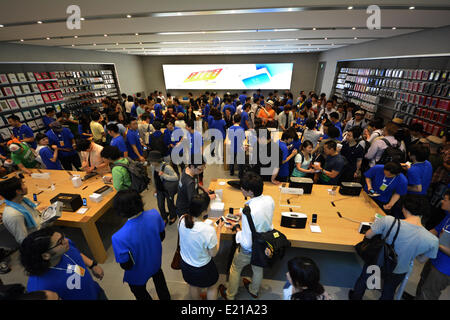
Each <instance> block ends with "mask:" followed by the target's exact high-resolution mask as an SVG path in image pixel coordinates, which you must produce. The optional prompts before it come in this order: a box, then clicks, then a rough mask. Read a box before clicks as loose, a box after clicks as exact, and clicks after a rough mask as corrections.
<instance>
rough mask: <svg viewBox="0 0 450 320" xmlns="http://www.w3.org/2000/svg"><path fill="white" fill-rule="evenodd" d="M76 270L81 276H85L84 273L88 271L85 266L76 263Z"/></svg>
mask: <svg viewBox="0 0 450 320" xmlns="http://www.w3.org/2000/svg"><path fill="white" fill-rule="evenodd" d="M74 272H75V273H76V274H78V275H79V276H80V277H84V273H85V272H86V269H84V268H83V267H80V266H79V265H76V266H75V270H74Z"/></svg>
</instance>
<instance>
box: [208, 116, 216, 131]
mask: <svg viewBox="0 0 450 320" xmlns="http://www.w3.org/2000/svg"><path fill="white" fill-rule="evenodd" d="M207 121H208V128H211V124H212V122H213V121H214V117H213V116H212V115H209V116H208V119H207Z"/></svg>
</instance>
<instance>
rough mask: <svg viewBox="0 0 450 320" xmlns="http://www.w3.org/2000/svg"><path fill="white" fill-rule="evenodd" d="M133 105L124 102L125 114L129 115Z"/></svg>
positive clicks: (132, 103)
mask: <svg viewBox="0 0 450 320" xmlns="http://www.w3.org/2000/svg"><path fill="white" fill-rule="evenodd" d="M133 105H134V102H129V101H126V102H125V112H126V113H131V108H132V107H133Z"/></svg>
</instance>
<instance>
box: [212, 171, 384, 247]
mask: <svg viewBox="0 0 450 320" xmlns="http://www.w3.org/2000/svg"><path fill="white" fill-rule="evenodd" d="M226 181H229V180H227V179H218V180H214V181H211V184H210V186H209V188H210V189H212V190H217V189H222V190H223V202H224V203H225V209H224V212H225V214H226V213H228V209H229V208H230V207H232V208H242V207H243V206H244V204H245V202H246V200H245V199H244V196H243V195H242V192H241V191H239V190H237V189H234V188H232V187H231V186H229V185H228V184H225V185H220V183H221V182H226ZM330 188H331V186H324V185H314V186H313V189H312V193H311V194H308V195H301V196H298V197H297V196H294V195H288V198H291V197H292V198H291V199H290V202H291V206H290V207H291V208H292V211H293V212H300V213H304V214H306V215H307V216H308V220H307V222H306V227H305V229H292V228H284V227H281V226H280V223H281V212H289V208H290V207H289V206H288V204H287V202H286V201H285V200H284V199H283V200H284V201H282V202H281V204H282V205H286V206H281V205H280V190H279V186H276V185H274V184H272V183H269V182H265V183H264V192H263V194H264V195H270V196H272V198H273V200H274V202H275V212H274V216H273V226H274V228H275V229H277V230H279V231H281V232H283V233H284V234H285V235H286V237H287V238H288V240H290V241H291V243H292V246H293V247H301V248H308V249H320V250H331V251H344V252H354V247H353V246H354V245H355V244H357V243H358V242H360V241H361V240H362V239H363V237H364V235H362V234H360V233H359V232H358V229H359V223H355V222H352V221H348V220H346V219H343V218H339V216H338V214H337V211H339V212H340V213H341V215H342V216H343V217H345V218H350V219H353V220H356V221H361V222H373V221H374V220H375V213H380V214H382V215H384V213H383V211H382V210H381V209H380V208H379V207H378V206H377V204H376V203H375V202H374V201H373V200H372V199H371V198H370V197H369V196H368V195H367V194H366V193H365V192H364V191H361V194H360V196H359V197H349V198H348V199H345V200H341V201H337V202H335V205H336V207H333V206H332V204H331V201H336V200H338V199H343V198H347V197H348V196H343V195H341V194H340V193H339V192H338V191H337V190H336V195H329V193H328V189H330ZM283 197H286V195H283ZM248 200H249V198H248ZM296 206H300V208H297V207H296ZM313 213H316V214H317V216H318V219H317V220H318V221H317V224H318V225H319V226H320V228H321V230H322V232H321V233H312V232H311V229H310V227H309V224H310V222H311V216H312V214H313ZM222 234H223V236H224V237H223V238H224V239H231V238H232V232H231V231H230V229H228V228H225V227H224V228H223V230H222Z"/></svg>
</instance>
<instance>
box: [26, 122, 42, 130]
mask: <svg viewBox="0 0 450 320" xmlns="http://www.w3.org/2000/svg"><path fill="white" fill-rule="evenodd" d="M28 126H29V127H30V128H31V129H32V130H33V131H36V130H38V129H39V128H38V126H37V124H36V122H34V121H33V120H31V121H28Z"/></svg>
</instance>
